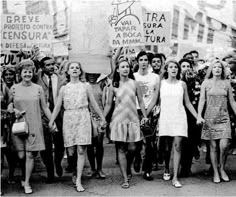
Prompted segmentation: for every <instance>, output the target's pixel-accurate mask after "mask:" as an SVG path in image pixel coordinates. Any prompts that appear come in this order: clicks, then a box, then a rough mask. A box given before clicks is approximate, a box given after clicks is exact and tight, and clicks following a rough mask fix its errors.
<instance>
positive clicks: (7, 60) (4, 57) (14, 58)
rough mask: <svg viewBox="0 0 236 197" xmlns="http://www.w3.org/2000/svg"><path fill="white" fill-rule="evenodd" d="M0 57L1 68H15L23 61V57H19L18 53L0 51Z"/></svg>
mask: <svg viewBox="0 0 236 197" xmlns="http://www.w3.org/2000/svg"><path fill="white" fill-rule="evenodd" d="M0 57H1V58H0V64H1V67H8V66H17V64H18V63H19V62H20V61H21V60H22V59H23V57H22V56H21V55H19V51H1V53H0Z"/></svg>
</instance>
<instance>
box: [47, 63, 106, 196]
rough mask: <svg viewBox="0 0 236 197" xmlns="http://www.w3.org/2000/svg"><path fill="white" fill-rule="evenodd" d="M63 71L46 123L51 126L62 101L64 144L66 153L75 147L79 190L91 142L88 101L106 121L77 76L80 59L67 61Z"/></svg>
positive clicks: (87, 87)
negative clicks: (64, 79)
mask: <svg viewBox="0 0 236 197" xmlns="http://www.w3.org/2000/svg"><path fill="white" fill-rule="evenodd" d="M67 73H68V74H69V76H70V81H69V83H68V84H67V85H65V86H63V87H62V88H61V89H60V92H59V96H58V99H57V104H56V106H55V108H54V110H53V113H52V118H51V120H50V122H49V127H50V128H52V127H53V122H54V120H55V118H56V117H57V114H58V113H59V111H60V109H61V106H62V104H63V106H64V109H65V111H64V116H63V138H64V146H65V147H66V148H67V150H68V154H69V156H72V155H73V154H74V152H75V151H76V150H77V179H76V190H77V191H78V192H83V191H84V190H85V189H84V188H83V186H82V184H81V176H82V171H83V167H84V163H85V156H86V146H87V145H89V144H91V139H92V137H91V135H92V131H91V118H90V114H89V109H88V106H89V104H91V106H92V107H93V109H94V110H95V112H96V113H97V114H98V115H99V117H100V118H101V123H100V124H101V126H104V125H105V124H106V121H105V118H104V116H103V114H102V111H101V110H100V108H99V106H98V104H97V102H96V100H95V98H94V96H93V92H92V88H91V86H90V85H89V84H88V83H86V82H83V81H82V80H81V78H82V77H83V71H82V68H81V65H80V63H79V62H69V63H68V67H67Z"/></svg>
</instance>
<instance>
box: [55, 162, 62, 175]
mask: <svg viewBox="0 0 236 197" xmlns="http://www.w3.org/2000/svg"><path fill="white" fill-rule="evenodd" d="M56 173H57V176H58V177H62V174H63V169H62V167H61V165H56Z"/></svg>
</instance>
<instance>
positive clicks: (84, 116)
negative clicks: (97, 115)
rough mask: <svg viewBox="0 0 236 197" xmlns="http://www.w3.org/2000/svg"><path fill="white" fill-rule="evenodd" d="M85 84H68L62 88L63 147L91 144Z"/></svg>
mask: <svg viewBox="0 0 236 197" xmlns="http://www.w3.org/2000/svg"><path fill="white" fill-rule="evenodd" d="M87 86H88V84H87V83H82V82H79V83H76V84H72V83H68V84H67V85H66V86H65V88H64V94H63V104H64V108H65V111H64V116H63V137H64V146H65V147H71V146H75V145H88V144H91V118H90V113H89V110H88V94H87V89H88V88H87Z"/></svg>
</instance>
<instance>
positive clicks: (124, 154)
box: [104, 59, 147, 188]
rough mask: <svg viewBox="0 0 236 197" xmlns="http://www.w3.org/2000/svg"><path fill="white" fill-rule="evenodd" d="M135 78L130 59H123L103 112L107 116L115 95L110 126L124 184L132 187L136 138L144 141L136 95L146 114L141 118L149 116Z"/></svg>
mask: <svg viewBox="0 0 236 197" xmlns="http://www.w3.org/2000/svg"><path fill="white" fill-rule="evenodd" d="M133 79H134V77H133V73H132V71H131V67H130V65H129V63H128V62H127V60H125V59H120V60H119V61H118V65H117V67H116V69H115V73H114V77H113V82H112V86H111V87H110V90H109V91H110V94H109V98H108V102H107V105H106V106H105V109H104V116H106V115H107V114H108V113H109V111H110V109H111V105H112V101H113V98H114V97H115V109H114V112H113V115H112V120H111V124H110V127H111V140H113V141H115V142H116V145H117V147H118V160H119V165H120V170H121V174H122V176H123V179H124V181H123V183H122V185H121V186H122V188H129V178H131V169H130V166H131V164H132V161H133V158H134V152H135V148H136V147H135V142H138V141H141V140H142V138H143V135H142V132H141V130H140V121H139V116H138V113H137V109H136V97H137V98H138V102H139V105H140V108H141V110H142V113H143V116H144V119H143V120H142V122H145V121H146V120H147V115H146V111H145V108H144V103H143V99H142V94H141V89H140V87H139V85H138V83H137V82H136V81H134V80H133ZM127 174H128V175H127ZM128 176H129V178H128Z"/></svg>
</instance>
